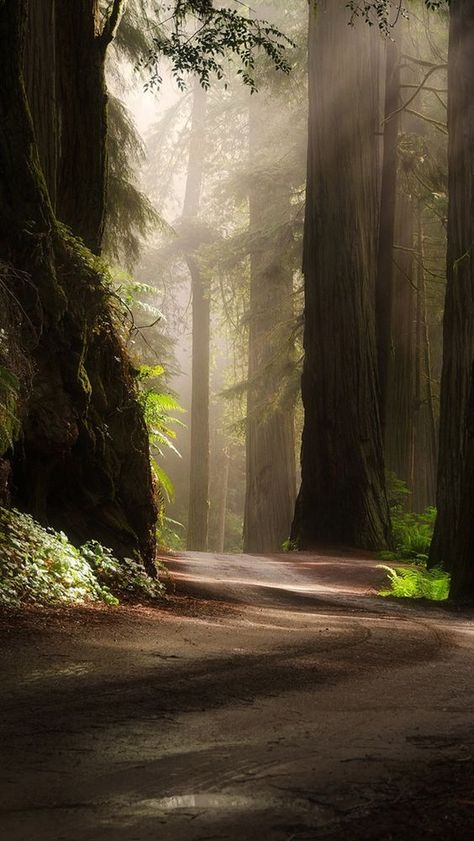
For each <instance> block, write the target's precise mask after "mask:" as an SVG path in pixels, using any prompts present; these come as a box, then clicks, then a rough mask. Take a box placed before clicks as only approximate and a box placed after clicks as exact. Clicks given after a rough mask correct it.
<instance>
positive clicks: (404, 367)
mask: <svg viewBox="0 0 474 841" xmlns="http://www.w3.org/2000/svg"><path fill="white" fill-rule="evenodd" d="M393 259H394V284H393V292H394V294H393V306H392V328H391V333H392V336H393V353H392V356H391V360H390V367H389V386H388V394H387V398H388V399H387V413H386V425H385V458H386V464H387V469H388V470H390V471H391V472H392V473H394V474H395V475H396V476H397V477H398V478H399V479H401V480H402V481H403V482H405V483H406V485H407V486H408V487H409V488H412V487H413V486H412V484H411V482H412V452H413V414H414V412H413V393H414V376H415V368H416V362H415V358H416V356H415V332H414V324H415V321H416V319H415V300H414V289H415V274H414V272H415V252H414V213H413V202H412V199H411V198H410V196H407V195H405V194H403V193H399V194H398V196H397V206H396V225H395V252H394V258H393Z"/></svg>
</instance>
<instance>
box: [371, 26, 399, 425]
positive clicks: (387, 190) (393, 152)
mask: <svg viewBox="0 0 474 841" xmlns="http://www.w3.org/2000/svg"><path fill="white" fill-rule="evenodd" d="M385 62H386V67H385V107H384V117H385V119H384V136H383V162H382V184H381V197H380V227H379V241H378V262H377V283H376V287H375V290H376V293H375V316H376V317H375V323H376V330H377V360H378V382H379V390H380V420H381V424H382V430H383V431H384V430H385V424H386V416H387V393H388V378H389V368H390V358H391V354H392V303H393V294H394V293H393V282H394V265H393V237H394V231H395V207H396V198H397V151H398V132H399V125H400V119H399V115H398V113H397V110H398V108H399V105H400V60H399V54H398V47H397V45H396V44H395V43H394V42H392V41H389V40H388V41H387V44H386V57H385Z"/></svg>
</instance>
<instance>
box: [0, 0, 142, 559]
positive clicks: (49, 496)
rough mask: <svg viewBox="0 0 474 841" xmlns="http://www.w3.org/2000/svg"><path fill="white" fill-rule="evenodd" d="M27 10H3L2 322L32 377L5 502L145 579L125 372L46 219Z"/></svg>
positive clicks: (104, 299)
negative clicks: (17, 309) (7, 288)
mask: <svg viewBox="0 0 474 841" xmlns="http://www.w3.org/2000/svg"><path fill="white" fill-rule="evenodd" d="M26 14H27V2H26V0H5V2H3V3H2V4H1V5H0V231H1V234H0V256H1V258H2V260H3V261H4V263H5V264H8V267H9V269H8V270H9V272H10V278H11V279H12V286H11V292H12V294H13V295H14V296H15V299H16V300H17V301H18V302H19V304H20V305H21V312H22V313H23V315H24V322H22V324H20V325H18V324H12V323H9V321H8V317H7V316H5V314H4V313H3V312H2V313H0V320H1V321H2V324H1V326H2V328H3V329H4V330H5V332H6V335H7V338H8V337H9V336H12V337H14V338H15V339H16V341H17V342H19V343H20V344H21V348H22V352H23V354H24V356H25V357H26V358H27V361H28V362H29V368H30V369H33V370H34V377H33V378H32V379H31V381H29V382H27V383H26V384H24V385H25V387H24V389H23V395H22V400H21V402H20V405H19V417H18V423H19V425H20V431H19V433H18V439H19V440H18V441H17V443H16V446H15V448H14V449H11V450H10V451H9V452H8V451H4V452H3V453H2V456H3V457H4V459H5V460H8V461H9V462H10V464H11V495H12V502H13V503H14V504H15V505H18V506H19V507H23V508H25V509H26V510H28V511H30V512H31V513H33V514H34V515H35V516H37V517H38V518H39V519H40V520H41V521H42V522H45V523H46V524H50V525H53V526H56V527H59V528H61V529H63V530H65V531H67V532H68V534H69V535H70V536H71V537H72V539H73V540H78V541H83V540H87V539H96V540H101V541H103V542H104V543H105V544H106V545H110V546H111V547H112V548H113V549H114V550H115V551H116V552H117V553H118V554H120V555H122V556H125V555H129V556H131V555H134V554H141V556H142V558H143V560H144V561H145V563H146V564H147V566H148V569H149V571H150V572H151V573H154V572H155V567H154V547H155V527H156V505H155V501H154V493H153V484H152V477H151V470H150V462H149V448H148V437H147V431H146V428H145V424H144V420H143V413H142V411H141V408H140V406H139V404H138V402H137V399H136V390H135V385H134V380H133V369H132V366H131V364H130V361H129V359H128V357H127V355H126V352H125V351H124V348H123V344H122V341H121V338H120V327H119V325H118V324H117V318H116V317H115V316H114V312H113V310H112V308H111V305H110V296H109V293H108V290H107V289H106V288H105V286H104V285H103V283H102V278H101V276H100V275H99V274H97V272H96V271H95V269H94V268H93V266H91V264H90V263H89V261H88V260H87V258H86V257H85V256H84V254H83V253H82V251H81V250H78V249H77V247H76V245H75V244H74V243H73V242H70V241H69V239H68V238H65V237H64V236H63V233H62V232H61V230H60V229H59V228H58V226H57V223H56V219H55V217H54V214H53V210H52V206H51V202H50V199H49V195H48V192H47V189H46V183H45V180H44V177H43V174H42V171H41V168H40V162H39V156H38V152H37V147H36V143H35V138H34V132H33V125H32V122H31V118H30V111H29V108H28V105H27V101H26V96H25V86H24V80H23V46H24V34H25V30H26V22H27V18H26ZM81 175H82V173H81V172H78V173H77V176H78V178H79V179H80V178H81ZM18 374H19V379H20V381H22V378H23V377H24V371H22V370H21V369H20V370H19V371H18Z"/></svg>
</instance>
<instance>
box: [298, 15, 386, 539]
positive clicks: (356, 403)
mask: <svg viewBox="0 0 474 841" xmlns="http://www.w3.org/2000/svg"><path fill="white" fill-rule="evenodd" d="M309 35H310V37H309V50H310V53H309V88H310V89H309V96H310V125H309V152H308V191H307V215H306V222H305V245H304V274H305V301H306V309H305V332H304V346H305V361H304V369H303V377H302V395H303V403H304V408H305V421H304V430H303V443H302V456H301V468H302V484H301V489H300V493H299V496H298V501H297V506H296V514H295V520H294V523H293V531H292V536H293V538H294V539H295V540H296V541H297V542H298V545H299V546H300V547H301V548H306V547H310V546H315V545H318V544H345V545H349V546H355V547H361V548H364V549H381V548H383V547H384V546H386V545H387V541H388V540H389V533H390V528H389V511H388V504H387V500H386V495H385V487H384V460H383V448H382V436H381V427H380V418H379V408H378V388H377V358H376V343H375V317H374V300H375V275H376V259H377V255H376V250H377V244H376V239H377V231H378V202H377V192H378V191H377V172H378V150H377V146H378V140H377V133H378V130H379V126H380V114H379V96H378V90H377V78H378V72H379V65H378V47H377V44H378V41H377V35H375V36H374V33H373V32H372V31H371V30H370V29H369V28H368V27H364V26H360V27H359V26H358V27H356V28H355V29H353V28H351V27H348V26H347V9H346V8H345V4H343V3H339V2H338V0H325V2H320V3H318V4H317V8H316V7H315V4H310V31H309Z"/></svg>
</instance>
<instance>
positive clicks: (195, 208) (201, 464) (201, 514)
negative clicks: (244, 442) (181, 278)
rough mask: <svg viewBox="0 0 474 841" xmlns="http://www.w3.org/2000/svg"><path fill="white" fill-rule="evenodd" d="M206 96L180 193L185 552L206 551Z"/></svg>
mask: <svg viewBox="0 0 474 841" xmlns="http://www.w3.org/2000/svg"><path fill="white" fill-rule="evenodd" d="M206 105H207V96H206V92H205V91H204V90H203V88H202V87H201V85H200V84H199V81H198V80H196V82H195V86H194V98H193V114H192V126H191V141H190V149H189V161H188V174H187V181H186V194H185V197H184V205H183V229H184V230H183V233H184V236H185V237H186V238H187V239H188V245H187V249H186V260H187V263H188V267H189V272H190V275H191V290H192V395H191V463H190V484H189V510H188V531H187V540H186V545H187V548H188V549H194V550H197V551H206V549H207V541H208V528H209V364H210V363H209V343H210V320H211V305H210V298H209V291H208V289H207V288H206V284H205V282H204V279H203V277H202V272H201V268H200V265H199V259H198V257H197V250H198V248H199V245H200V244H201V243H200V241H199V236H198V233H197V224H196V223H197V221H198V214H199V205H200V201H201V188H202V176H203V167H204V127H205V121H206Z"/></svg>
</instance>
